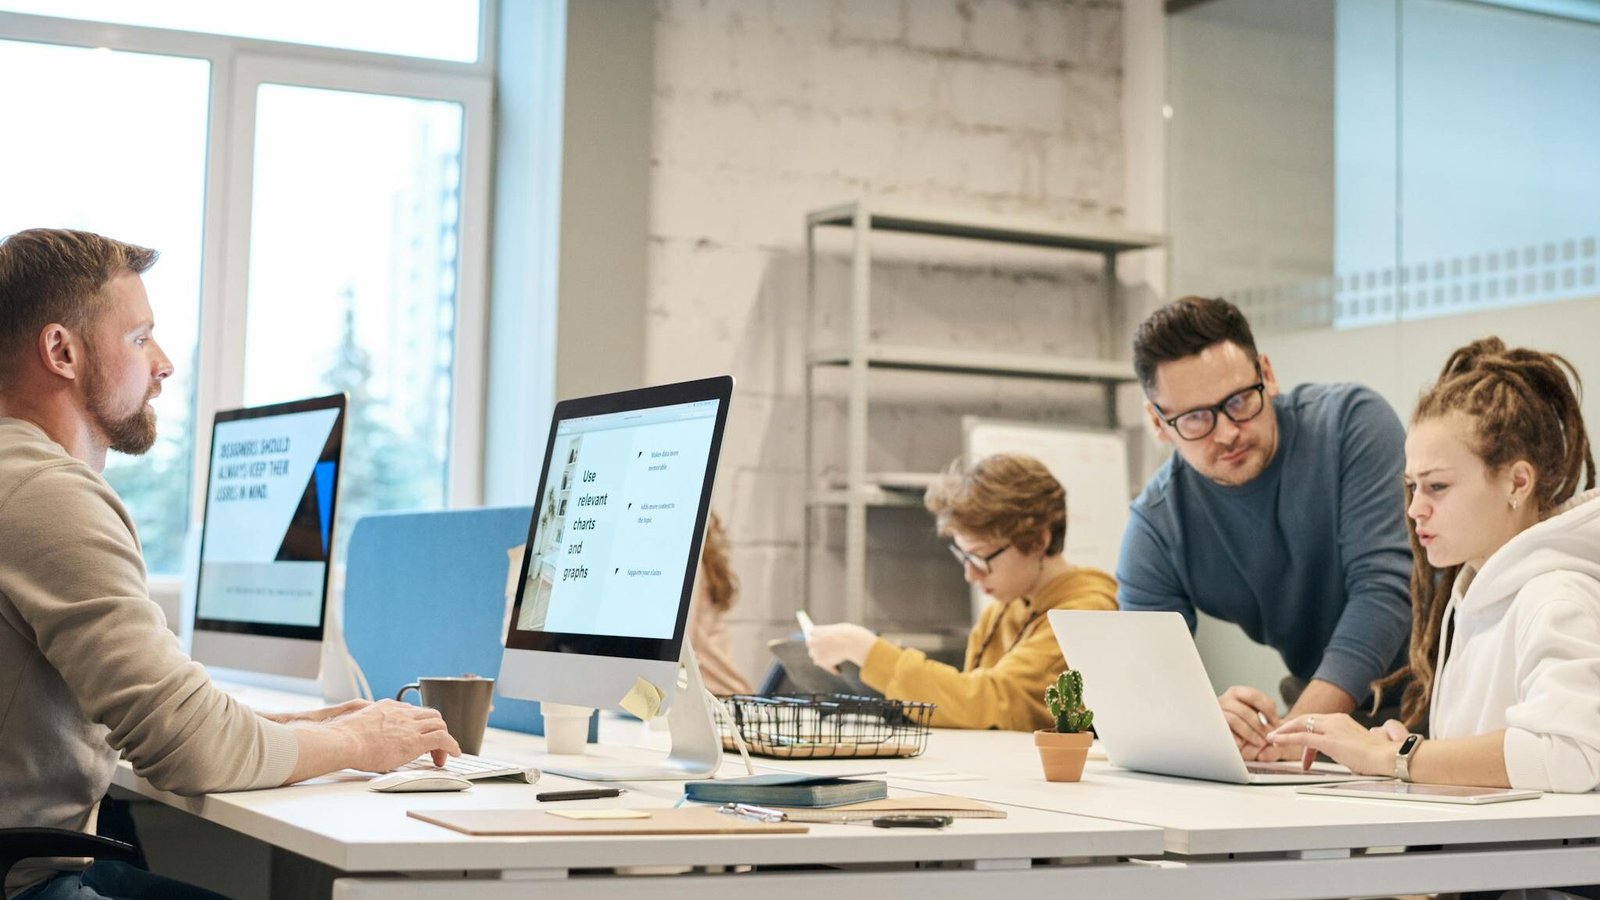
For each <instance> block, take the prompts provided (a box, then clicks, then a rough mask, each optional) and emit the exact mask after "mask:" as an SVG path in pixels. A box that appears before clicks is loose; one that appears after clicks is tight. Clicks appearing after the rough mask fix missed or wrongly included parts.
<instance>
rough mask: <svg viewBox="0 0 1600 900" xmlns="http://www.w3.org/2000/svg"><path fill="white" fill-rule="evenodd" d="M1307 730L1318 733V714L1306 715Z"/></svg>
mask: <svg viewBox="0 0 1600 900" xmlns="http://www.w3.org/2000/svg"><path fill="white" fill-rule="evenodd" d="M1306 731H1307V732H1309V733H1311V734H1316V733H1317V717H1316V716H1306Z"/></svg>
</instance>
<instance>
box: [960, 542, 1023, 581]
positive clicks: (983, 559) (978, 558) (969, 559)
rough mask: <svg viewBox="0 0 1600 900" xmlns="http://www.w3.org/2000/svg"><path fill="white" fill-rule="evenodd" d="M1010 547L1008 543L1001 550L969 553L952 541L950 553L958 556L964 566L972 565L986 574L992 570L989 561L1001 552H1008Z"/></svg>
mask: <svg viewBox="0 0 1600 900" xmlns="http://www.w3.org/2000/svg"><path fill="white" fill-rule="evenodd" d="M1010 549H1011V545H1010V544H1007V545H1005V546H1004V547H1001V548H1000V549H999V550H996V551H994V552H993V553H985V554H979V553H968V552H967V551H965V550H963V549H961V548H960V547H957V546H956V545H955V542H953V541H952V542H951V543H950V555H951V556H954V557H955V558H956V562H959V563H961V565H963V566H971V567H973V568H974V569H977V570H978V571H979V572H982V573H983V574H985V575H987V574H989V572H990V571H992V570H991V568H990V566H989V563H991V562H993V561H994V558H995V557H997V556H999V555H1000V554H1002V553H1004V552H1006V551H1007V550H1010Z"/></svg>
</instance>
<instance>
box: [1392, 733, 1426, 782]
mask: <svg viewBox="0 0 1600 900" xmlns="http://www.w3.org/2000/svg"><path fill="white" fill-rule="evenodd" d="M1420 746H1422V735H1420V734H1408V735H1406V739H1405V740H1403V741H1401V742H1400V749H1399V750H1396V751H1395V753H1394V777H1396V778H1398V779H1400V780H1401V781H1405V782H1410V781H1411V757H1412V755H1413V754H1415V753H1416V752H1417V748H1418V747H1420Z"/></svg>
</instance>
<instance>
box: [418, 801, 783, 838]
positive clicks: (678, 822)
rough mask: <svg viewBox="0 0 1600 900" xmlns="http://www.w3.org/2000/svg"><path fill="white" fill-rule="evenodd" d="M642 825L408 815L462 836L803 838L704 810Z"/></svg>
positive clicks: (493, 815) (653, 815)
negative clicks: (696, 835) (577, 835)
mask: <svg viewBox="0 0 1600 900" xmlns="http://www.w3.org/2000/svg"><path fill="white" fill-rule="evenodd" d="M640 812H647V813H649V814H650V815H649V817H648V818H643V819H568V818H563V817H562V816H553V815H551V814H549V813H547V812H545V811H543V810H538V809H413V810H408V811H407V812H406V815H408V816H410V817H411V818H413V819H421V820H422V821H424V822H428V823H431V824H434V825H440V826H443V827H445V828H449V829H451V830H453V831H459V832H462V833H463V834H471V835H479V836H498V835H519V834H529V835H533V834H548V835H563V834H566V835H573V834H621V835H629V834H640V835H643V834H804V833H805V832H807V831H809V830H810V829H809V828H808V827H807V826H805V825H802V824H798V823H795V822H757V821H754V820H751V819H743V818H740V817H738V816H727V815H723V814H722V813H719V812H717V811H716V810H714V809H707V808H705V807H686V808H683V809H647V810H640Z"/></svg>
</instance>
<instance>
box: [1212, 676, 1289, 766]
mask: <svg viewBox="0 0 1600 900" xmlns="http://www.w3.org/2000/svg"><path fill="white" fill-rule="evenodd" d="M1217 705H1219V706H1221V707H1222V717H1223V718H1224V719H1227V720H1228V728H1229V729H1230V730H1232V731H1233V743H1234V746H1236V747H1238V748H1239V755H1240V756H1242V757H1244V758H1245V759H1246V760H1247V761H1251V762H1255V761H1260V762H1274V761H1276V760H1279V759H1283V758H1284V757H1283V754H1282V751H1280V750H1279V748H1278V747H1276V746H1274V745H1273V744H1272V743H1271V742H1270V741H1268V740H1267V732H1269V731H1271V730H1272V729H1273V728H1274V727H1276V726H1277V724H1278V707H1277V704H1275V703H1273V702H1272V698H1271V697H1268V696H1267V695H1266V694H1264V693H1262V692H1261V691H1258V690H1256V689H1255V688H1253V687H1247V686H1245V685H1234V686H1233V687H1231V688H1228V689H1227V690H1226V691H1223V692H1222V696H1220V697H1218V698H1217Z"/></svg>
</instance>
